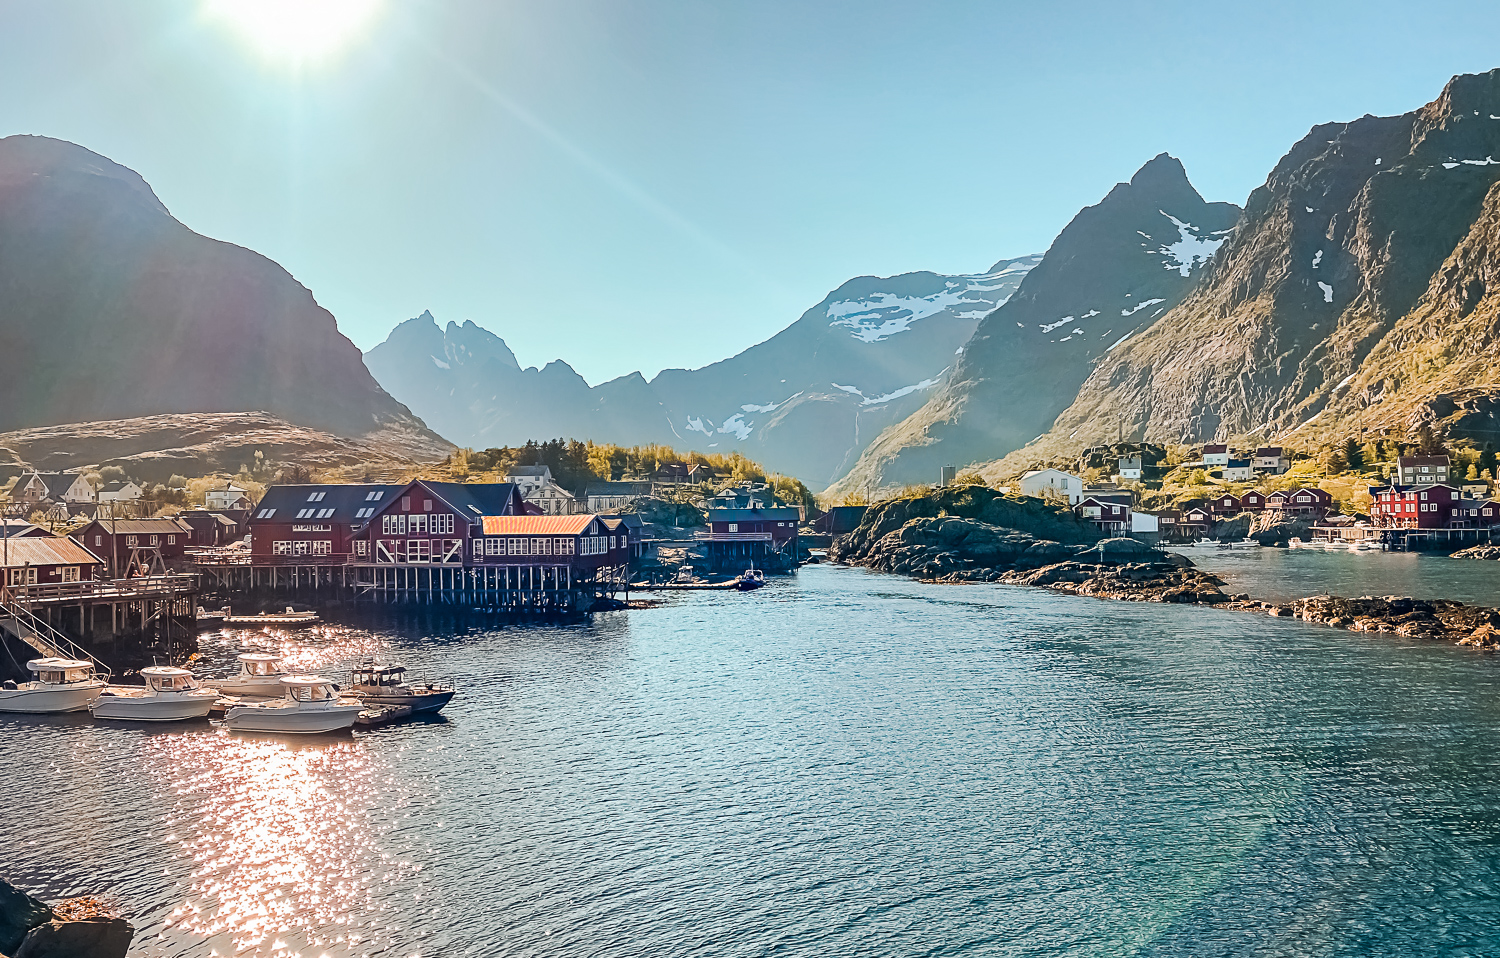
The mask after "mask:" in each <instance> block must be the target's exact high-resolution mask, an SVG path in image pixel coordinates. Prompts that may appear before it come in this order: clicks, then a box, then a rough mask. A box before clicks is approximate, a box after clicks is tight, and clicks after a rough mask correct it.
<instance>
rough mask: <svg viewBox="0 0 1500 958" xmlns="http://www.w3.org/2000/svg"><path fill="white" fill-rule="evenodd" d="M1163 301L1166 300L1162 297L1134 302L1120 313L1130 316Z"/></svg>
mask: <svg viewBox="0 0 1500 958" xmlns="http://www.w3.org/2000/svg"><path fill="white" fill-rule="evenodd" d="M1183 275H1186V274H1183ZM1164 302H1166V300H1164V299H1148V300H1146V301H1145V302H1142V303H1136V304H1135V305H1134V306H1132V307H1130V308H1129V309H1122V310H1120V315H1121V316H1131V315H1133V314H1135V313H1139V312H1140V311H1141V310H1143V309H1145V308H1146V307H1147V306H1155V305H1156V304H1157V303H1164Z"/></svg>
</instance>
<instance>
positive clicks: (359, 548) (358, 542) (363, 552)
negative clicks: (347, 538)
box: [354, 539, 370, 558]
mask: <svg viewBox="0 0 1500 958" xmlns="http://www.w3.org/2000/svg"><path fill="white" fill-rule="evenodd" d="M354 554H355V555H357V556H360V557H361V558H362V557H364V556H367V555H369V554H370V543H369V542H367V541H365V540H364V539H355V540H354Z"/></svg>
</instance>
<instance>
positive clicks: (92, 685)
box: [0, 658, 109, 714]
mask: <svg viewBox="0 0 1500 958" xmlns="http://www.w3.org/2000/svg"><path fill="white" fill-rule="evenodd" d="M26 668H28V669H30V670H31V671H32V673H34V674H35V675H36V679H35V681H31V682H19V683H17V682H5V683H4V684H3V685H0V712H30V713H33V714H42V713H54V712H82V711H83V710H84V709H86V708H88V707H89V703H90V702H92V701H94V699H96V698H98V697H99V693H101V692H103V691H104V688H105V686H106V685H108V684H109V683H108V682H105V681H104V680H103V679H101V678H99V677H97V676H96V675H94V664H93V663H92V662H84V661H82V660H81V659H51V658H49V659H32V660H31V661H30V662H27V663H26Z"/></svg>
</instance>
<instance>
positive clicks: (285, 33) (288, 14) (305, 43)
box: [208, 0, 380, 63]
mask: <svg viewBox="0 0 1500 958" xmlns="http://www.w3.org/2000/svg"><path fill="white" fill-rule="evenodd" d="M379 6H380V0H209V3H208V12H209V14H210V16H211V17H213V19H215V20H218V21H219V22H221V23H224V24H226V25H227V26H229V27H230V28H231V29H233V30H234V31H235V33H237V34H238V35H239V36H240V37H242V38H243V39H244V40H245V41H247V42H248V43H250V44H251V45H252V46H254V47H255V48H256V49H257V50H259V51H260V52H261V54H263V55H264V56H266V57H268V58H271V59H274V60H282V61H289V62H295V63H301V62H305V61H310V60H318V59H322V58H324V57H327V56H330V55H332V54H334V53H337V52H338V51H339V50H340V49H342V48H343V47H344V46H346V45H347V44H348V43H349V42H350V41H351V40H353V39H354V38H355V37H356V36H357V35H358V34H359V33H361V32H362V31H363V30H364V29H365V28H367V27H368V26H369V24H370V21H371V20H372V19H373V18H374V16H375V13H376V10H377V8H378V7H379Z"/></svg>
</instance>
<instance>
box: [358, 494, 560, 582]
mask: <svg viewBox="0 0 1500 958" xmlns="http://www.w3.org/2000/svg"><path fill="white" fill-rule="evenodd" d="M395 488H396V491H395V493H394V494H393V495H390V496H388V497H386V499H385V502H384V504H383V505H382V506H381V507H380V508H378V509H376V510H375V511H374V513H373V514H372V515H370V516H368V517H366V518H365V523H366V531H365V532H364V534H363V535H362V536H361V539H362V540H363V541H367V542H370V543H372V546H371V547H370V549H369V551H368V554H365V553H361V555H360V558H359V561H361V562H374V563H376V564H386V565H432V564H434V563H436V564H447V565H455V566H462V565H464V563H465V560H466V559H467V558H469V557H468V556H467V555H466V554H465V553H466V551H471V550H469V547H468V546H467V545H466V543H467V542H468V540H469V539H472V538H478V537H480V536H481V535H482V534H483V532H482V528H483V526H482V523H483V522H484V520H485V519H486V518H491V517H496V516H519V515H525V514H526V513H527V510H526V502H525V500H523V499H522V498H521V491H520V489H519V488H517V487H516V486H515V485H514V484H512V483H509V482H486V483H471V482H431V481H429V480H426V479H417V480H415V481H413V482H411V483H409V484H408V485H406V486H404V487H395ZM538 518H542V517H538ZM551 518H570V517H566V516H563V517H557V516H554V517H551ZM580 518H581V517H580Z"/></svg>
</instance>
